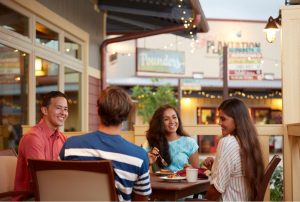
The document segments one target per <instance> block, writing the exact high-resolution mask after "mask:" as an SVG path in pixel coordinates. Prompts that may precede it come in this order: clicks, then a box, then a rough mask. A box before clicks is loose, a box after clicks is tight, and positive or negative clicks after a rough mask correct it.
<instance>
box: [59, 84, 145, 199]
mask: <svg viewBox="0 0 300 202" xmlns="http://www.w3.org/2000/svg"><path fill="white" fill-rule="evenodd" d="M97 104H98V115H99V117H100V125H99V128H98V130H97V131H95V132H92V133H88V134H85V135H81V136H74V137H70V138H68V140H67V141H66V142H65V144H64V146H63V148H62V150H61V152H60V155H59V156H60V159H62V160H102V159H107V160H112V165H113V169H114V172H115V186H116V188H117V192H118V197H119V200H120V201H131V200H137V201H146V200H148V195H150V194H151V186H150V176H149V161H148V156H147V153H146V152H145V151H144V150H143V148H141V147H138V146H137V145H134V144H132V143H130V142H128V141H126V140H125V139H123V138H122V137H121V136H120V135H119V134H120V132H121V125H122V122H123V121H125V120H126V119H127V117H128V114H129V112H130V110H131V109H132V102H131V99H130V97H129V96H128V95H127V94H126V92H125V91H124V90H122V89H121V88H118V87H108V88H106V89H105V90H104V91H103V92H102V93H101V95H100V97H99V99H98V102H97Z"/></svg>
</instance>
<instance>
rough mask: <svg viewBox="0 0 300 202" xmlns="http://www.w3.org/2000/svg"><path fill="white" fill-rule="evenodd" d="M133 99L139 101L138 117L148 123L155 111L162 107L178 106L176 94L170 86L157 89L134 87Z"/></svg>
mask: <svg viewBox="0 0 300 202" xmlns="http://www.w3.org/2000/svg"><path fill="white" fill-rule="evenodd" d="M131 90H132V98H133V99H136V100H138V115H139V116H141V117H142V119H143V122H144V123H146V122H148V121H149V120H150V118H151V117H152V115H153V113H154V111H155V110H156V109H157V108H158V107H159V106H161V105H164V104H169V105H172V106H174V107H176V106H177V101H176V97H175V94H174V92H173V90H172V88H171V86H170V85H163V86H159V87H157V88H154V87H149V86H146V87H141V86H134V87H133V88H132V89H131Z"/></svg>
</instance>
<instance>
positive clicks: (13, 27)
mask: <svg viewBox="0 0 300 202" xmlns="http://www.w3.org/2000/svg"><path fill="white" fill-rule="evenodd" d="M0 26H1V27H3V28H5V29H8V30H10V31H13V32H17V33H19V34H22V35H24V36H29V31H28V30H29V19H28V17H26V16H24V15H21V14H20V13H17V12H16V11H14V10H12V9H10V8H8V7H6V6H4V5H3V4H1V3H0Z"/></svg>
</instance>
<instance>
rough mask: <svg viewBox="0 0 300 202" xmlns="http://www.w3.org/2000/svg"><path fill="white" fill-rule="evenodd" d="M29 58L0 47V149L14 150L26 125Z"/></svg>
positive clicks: (15, 50) (6, 47)
mask: <svg viewBox="0 0 300 202" xmlns="http://www.w3.org/2000/svg"><path fill="white" fill-rule="evenodd" d="M28 65H29V55H28V54H27V53H25V52H22V51H20V50H17V49H14V48H11V47H8V46H5V45H3V44H1V43H0V149H7V148H15V149H16V148H17V146H18V143H19V140H20V138H21V136H22V129H21V125H23V124H27V123H28V120H27V119H28V101H27V100H28V69H29V68H28Z"/></svg>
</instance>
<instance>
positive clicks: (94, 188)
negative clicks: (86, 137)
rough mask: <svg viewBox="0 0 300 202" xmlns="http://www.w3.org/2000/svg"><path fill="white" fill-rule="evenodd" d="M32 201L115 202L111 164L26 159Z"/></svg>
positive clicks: (107, 162)
mask: <svg viewBox="0 0 300 202" xmlns="http://www.w3.org/2000/svg"><path fill="white" fill-rule="evenodd" d="M28 164H29V167H30V171H31V175H32V180H33V185H34V192H35V199H36V200H38V201H39V200H41V201H57V200H59V201H117V200H118V198H117V194H116V188H115V181H114V171H113V168H112V164H111V161H109V160H101V161H48V160H34V159H29V160H28Z"/></svg>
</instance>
